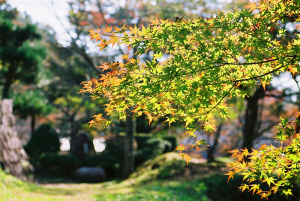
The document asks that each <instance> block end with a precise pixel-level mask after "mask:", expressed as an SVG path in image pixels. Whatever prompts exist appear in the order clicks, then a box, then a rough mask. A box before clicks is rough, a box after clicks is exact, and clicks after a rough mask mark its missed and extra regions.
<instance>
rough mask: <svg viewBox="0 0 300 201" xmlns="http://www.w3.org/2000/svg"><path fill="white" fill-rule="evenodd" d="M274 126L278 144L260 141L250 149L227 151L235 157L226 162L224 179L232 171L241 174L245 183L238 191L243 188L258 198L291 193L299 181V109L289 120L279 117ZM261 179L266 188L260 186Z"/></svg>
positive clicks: (231, 176) (232, 174)
mask: <svg viewBox="0 0 300 201" xmlns="http://www.w3.org/2000/svg"><path fill="white" fill-rule="evenodd" d="M277 128H278V133H277V134H276V138H277V140H279V141H280V142H281V146H280V147H274V146H272V145H270V146H267V145H265V144H263V145H261V147H260V148H259V149H258V150H255V149H253V150H252V152H250V153H249V151H248V150H247V149H244V150H241V151H240V150H232V151H230V152H231V153H232V156H233V158H234V159H235V161H234V162H232V163H230V164H229V167H230V168H231V171H230V172H228V173H227V175H228V176H229V178H228V180H229V179H231V178H233V176H234V175H235V174H240V175H243V176H244V177H243V181H244V182H245V183H244V184H242V186H240V190H241V191H244V190H246V189H247V190H249V191H252V192H253V194H254V193H256V194H259V195H261V197H262V198H268V197H269V196H270V195H271V194H275V193H277V192H280V193H281V194H284V195H286V196H289V195H293V194H292V190H291V189H292V187H293V185H299V182H300V180H299V179H300V177H299V168H300V167H299V166H300V164H299V162H300V133H299V131H300V130H299V128H300V113H299V114H298V116H297V117H296V120H295V121H293V122H289V121H288V119H287V118H285V119H281V123H280V125H279V126H278V127H277ZM263 183H266V184H267V186H268V188H262V184H263Z"/></svg>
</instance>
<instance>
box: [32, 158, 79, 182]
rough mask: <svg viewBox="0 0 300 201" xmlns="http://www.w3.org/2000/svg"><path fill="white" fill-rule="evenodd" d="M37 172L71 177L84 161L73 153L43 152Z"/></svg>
mask: <svg viewBox="0 0 300 201" xmlns="http://www.w3.org/2000/svg"><path fill="white" fill-rule="evenodd" d="M38 164H39V168H37V171H36V172H35V173H36V174H41V175H53V176H62V177H70V176H74V174H75V171H76V169H78V168H80V167H82V163H81V162H80V160H79V159H78V158H76V157H75V156H73V155H70V154H68V155H57V154H43V155H41V156H40V158H39V160H38Z"/></svg>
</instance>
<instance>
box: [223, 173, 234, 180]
mask: <svg viewBox="0 0 300 201" xmlns="http://www.w3.org/2000/svg"><path fill="white" fill-rule="evenodd" d="M225 175H228V180H227V182H229V180H230V179H233V176H234V175H235V172H232V171H229V172H228V173H227V174H225Z"/></svg>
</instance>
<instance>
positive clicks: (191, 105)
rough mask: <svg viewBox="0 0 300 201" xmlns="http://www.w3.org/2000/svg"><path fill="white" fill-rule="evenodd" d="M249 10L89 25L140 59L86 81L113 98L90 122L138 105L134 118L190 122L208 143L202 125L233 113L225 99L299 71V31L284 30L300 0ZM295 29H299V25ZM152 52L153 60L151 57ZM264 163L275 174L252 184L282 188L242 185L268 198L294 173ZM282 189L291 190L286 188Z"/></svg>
mask: <svg viewBox="0 0 300 201" xmlns="http://www.w3.org/2000/svg"><path fill="white" fill-rule="evenodd" d="M246 8H247V9H245V10H242V11H240V12H238V11H235V12H231V13H227V14H224V13H220V12H219V13H218V15H216V16H215V17H213V18H210V19H203V18H199V19H193V20H187V21H185V20H183V19H182V18H176V20H175V21H171V20H155V21H152V24H151V25H150V26H148V27H147V28H145V27H144V26H143V27H141V28H140V29H139V28H137V27H126V26H123V27H122V28H117V27H106V28H103V29H96V30H90V36H91V39H95V41H96V42H97V43H98V46H99V47H100V50H102V49H105V48H107V47H110V46H114V45H115V44H120V45H121V44H122V45H124V44H125V45H126V46H127V47H128V49H129V50H131V51H132V50H133V49H134V50H135V52H136V54H135V57H132V53H130V51H129V53H128V54H125V55H123V57H122V59H123V62H111V63H104V64H102V65H101V66H99V67H100V68H101V69H102V71H105V72H106V73H105V74H102V75H101V78H100V79H92V80H91V81H88V82H85V83H84V89H83V90H82V92H88V93H91V94H92V96H93V98H95V99H97V98H99V97H103V96H104V97H106V98H107V99H108V101H109V102H108V104H106V105H105V106H106V109H105V112H106V115H105V116H102V115H101V114H99V115H95V118H94V120H92V121H91V122H90V124H91V125H94V124H96V123H102V124H103V125H108V124H109V123H110V121H109V118H110V117H112V116H113V117H119V118H120V119H125V118H126V111H128V110H131V111H132V112H133V114H134V116H140V115H142V114H146V115H147V117H148V119H149V123H151V121H152V120H153V119H155V118H159V117H165V118H166V122H168V123H169V124H171V123H173V122H177V121H183V122H185V126H186V128H187V129H188V131H187V134H188V135H190V136H193V137H195V143H194V144H193V145H192V146H194V147H196V148H197V147H198V146H199V145H201V144H203V143H204V142H203V141H201V140H197V134H196V129H197V128H201V129H204V130H206V131H212V130H213V129H214V128H215V117H216V116H221V117H222V118H227V117H228V106H227V104H226V102H225V101H226V99H230V98H232V97H244V96H247V95H249V91H248V90H247V89H248V88H249V87H250V88H251V87H254V86H255V85H262V86H263V87H264V88H265V86H266V85H267V84H269V82H270V81H271V79H272V77H273V76H274V74H278V73H280V72H284V71H289V72H291V73H293V74H294V73H296V72H298V71H299V68H300V67H299V62H300V54H299V52H300V38H299V34H298V33H297V32H295V33H292V36H293V37H292V39H291V40H289V41H287V40H286V35H287V34H288V30H287V29H286V28H285V24H286V23H290V22H299V17H300V9H299V8H300V2H299V1H297V0H263V1H261V3H255V2H249V4H248V6H246ZM295 28H296V29H297V30H299V28H300V27H299V24H297V25H296V26H295ZM145 54H151V55H152V58H151V59H150V60H147V61H144V60H143V56H144V55H145ZM296 144H297V146H298V144H299V143H298V141H297V143H296ZM177 149H178V150H179V151H180V153H181V155H182V157H183V158H185V159H186V160H187V161H188V160H189V159H190V157H189V156H188V155H187V154H186V153H185V152H184V151H185V150H186V147H184V146H183V145H181V146H179V147H178V148H177ZM276 150H277V151H278V149H276ZM246 155H247V154H246ZM246 155H245V154H244V156H246ZM242 158H243V157H242ZM257 160H259V161H261V158H258V159H257ZM276 160H279V159H278V158H277V159H275V161H276ZM238 163H241V164H243V165H244V166H245V168H241V169H239V170H240V172H243V171H244V170H246V169H247V168H246V167H248V165H251V163H248V162H245V160H240V161H238ZM249 168H250V170H249V171H250V172H251V171H252V169H251V167H249ZM264 168H265V169H263V170H262V171H263V172H267V173H268V171H269V174H264V175H256V176H255V175H254V177H253V179H251V180H248V183H249V182H250V183H251V182H253V181H254V180H262V181H266V182H267V183H268V184H269V186H270V189H271V187H272V188H273V187H274V186H277V187H276V189H275V188H273V190H272V189H271V190H269V191H263V190H260V187H259V185H254V184H245V185H246V186H244V187H243V189H247V188H248V187H249V185H250V186H251V185H252V188H251V189H252V190H253V188H255V190H254V191H253V192H255V193H258V194H260V195H261V196H262V197H263V198H267V197H268V196H269V195H270V194H271V193H276V192H277V191H280V190H281V188H279V187H282V186H284V187H288V186H290V185H291V180H290V179H291V178H290V177H287V178H285V179H286V183H284V184H283V183H282V182H279V181H276V182H275V181H274V178H273V177H271V176H270V171H271V170H272V168H278V167H277V166H276V167H273V166H272V167H271V166H267V167H264ZM286 170H287V171H288V169H286ZM235 172H239V171H235ZM235 172H234V173H235ZM271 172H272V171H271ZM234 173H230V176H232V175H233V174H234ZM272 178H273V179H272ZM246 181H247V180H246ZM243 189H242V190H243ZM284 189H286V188H284ZM281 192H282V193H284V194H286V195H289V194H291V192H289V191H285V190H283V189H282V191H281Z"/></svg>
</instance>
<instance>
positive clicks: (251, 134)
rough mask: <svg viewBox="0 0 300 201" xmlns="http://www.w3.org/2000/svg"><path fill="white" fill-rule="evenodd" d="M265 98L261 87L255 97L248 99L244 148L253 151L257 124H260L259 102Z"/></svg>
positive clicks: (244, 128)
mask: <svg viewBox="0 0 300 201" xmlns="http://www.w3.org/2000/svg"><path fill="white" fill-rule="evenodd" d="M264 96H265V91H264V89H263V87H262V86H261V87H260V88H258V89H257V90H256V91H255V93H254V94H253V96H251V97H249V98H247V108H246V114H245V124H244V127H243V144H242V148H247V149H248V150H251V148H252V147H253V141H254V140H255V138H256V137H257V130H258V128H257V122H258V109H259V100H260V99H261V98H263V97H264Z"/></svg>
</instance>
